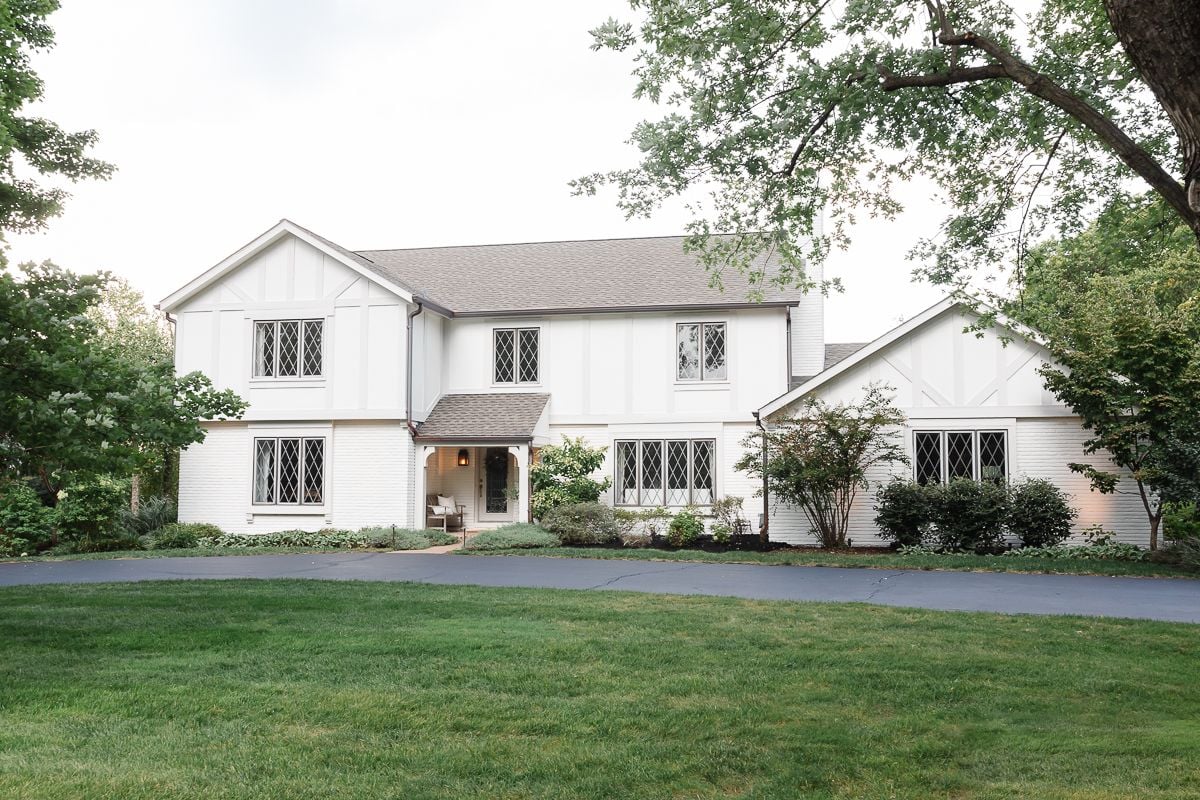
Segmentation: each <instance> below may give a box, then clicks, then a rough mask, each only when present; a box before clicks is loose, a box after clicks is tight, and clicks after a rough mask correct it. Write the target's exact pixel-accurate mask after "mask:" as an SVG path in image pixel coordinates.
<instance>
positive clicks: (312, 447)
mask: <svg viewBox="0 0 1200 800" xmlns="http://www.w3.org/2000/svg"><path fill="white" fill-rule="evenodd" d="M324 495H325V440H324V439H305V440H304V497H303V498H302V501H303V502H305V503H311V504H313V505H318V506H319V505H321V503H322V502H324Z"/></svg>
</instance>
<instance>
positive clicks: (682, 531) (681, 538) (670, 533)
mask: <svg viewBox="0 0 1200 800" xmlns="http://www.w3.org/2000/svg"><path fill="white" fill-rule="evenodd" d="M703 534H704V521H703V520H701V519H700V515H699V514H697V513H696V511H695V509H691V508H685V509H684V510H683V511H680V512H679V513H678V514H676V515H675V518H674V519H672V520H671V524H670V526H668V528H667V544H669V545H671V546H672V547H692V546H693V545H695V544H696V542H698V541H699V540H700V537H701V536H702V535H703Z"/></svg>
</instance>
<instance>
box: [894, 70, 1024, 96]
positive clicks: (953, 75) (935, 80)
mask: <svg viewBox="0 0 1200 800" xmlns="http://www.w3.org/2000/svg"><path fill="white" fill-rule="evenodd" d="M875 70H876V71H877V72H878V73H879V76H880V77H881V78H883V82H882V83H881V84H880V88H882V89H883V90H884V91H885V92H894V91H896V90H897V89H909V88H913V87H920V86H951V85H953V84H956V83H975V82H977V81H988V80H995V79H996V78H1007V77H1009V75H1008V72H1007V71H1005V69H1004V67H1003V66H1001V65H1000V64H986V65H984V66H981V67H961V68H959V69H951V70H947V71H946V72H934V73H930V74H928V75H896V74H895V73H893V72H891V71H890V70H888V69H887V68H886V67H883V66H876V67H875Z"/></svg>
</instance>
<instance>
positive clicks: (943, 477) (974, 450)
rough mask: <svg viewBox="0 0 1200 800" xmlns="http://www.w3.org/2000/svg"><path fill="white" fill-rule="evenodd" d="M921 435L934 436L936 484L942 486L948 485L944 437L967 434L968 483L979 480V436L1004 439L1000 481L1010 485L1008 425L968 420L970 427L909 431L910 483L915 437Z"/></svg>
mask: <svg viewBox="0 0 1200 800" xmlns="http://www.w3.org/2000/svg"><path fill="white" fill-rule="evenodd" d="M923 433H936V434H938V451H939V453H940V461H941V463H940V467H941V470H940V472H941V474H940V475H939V478H938V480H939V482H940V483H942V484H945V483H948V482H949V480H950V477H949V476H950V458H949V449H948V444H947V439H948V437H947V434H950V433H969V434H971V480H973V481H978V480H981V478H980V472H981V471H982V466H981V463H980V460H981V459H980V454H981V451H980V449H979V435H980V434H982V433H999V434H1002V435H1003V436H1004V481H1005V482H1006V483H1008V482H1011V481H1012V479H1013V450H1014V447H1013V429H1012V427H1011V426H1005V425H992V426H987V425H979V423H978V421H972V423H971V424H970V425H936V426H933V425H931V426H926V425H922V426H921V427H917V428H913V429H912V431H911V434H912V435H911V436H909V437H908V449H909V456H910V458H911V460H912V470H911V472H910V473H909V475H910V477H911V478H912V480H914V481H916V480H917V466H918V465H917V436H918V435H919V434H923Z"/></svg>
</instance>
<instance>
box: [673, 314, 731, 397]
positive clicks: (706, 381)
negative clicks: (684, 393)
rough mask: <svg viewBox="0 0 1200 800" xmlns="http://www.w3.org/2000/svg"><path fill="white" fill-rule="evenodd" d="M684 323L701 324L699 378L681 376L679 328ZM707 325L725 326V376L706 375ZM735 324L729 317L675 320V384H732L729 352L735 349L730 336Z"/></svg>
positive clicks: (703, 386)
mask: <svg viewBox="0 0 1200 800" xmlns="http://www.w3.org/2000/svg"><path fill="white" fill-rule="evenodd" d="M682 325H699V326H700V340H699V345H700V377H698V378H681V377H679V328H680V326H682ZM706 325H722V326H724V328H725V377H724V378H706V377H704V326H706ZM732 331H733V326H732V325H731V324H730V323H729V320H727V319H719V318H718V319H712V318H709V319H680V320H676V321H675V336H674V337H673V338H672V340H671V348H672V350H671V363H672V364H673V365H674V368H675V376H674V377H675V386H676V388H678V389H696V390H704V389H716V388H721V387H725V386H729V385H730V384H731V380H730V377H729V375H730V364H729V361H730V359H729V353H730V351H731V350H732V349H733V348H732V347H731V346H730V344H731V341H730V336H731V335H732Z"/></svg>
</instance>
